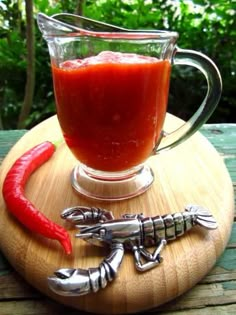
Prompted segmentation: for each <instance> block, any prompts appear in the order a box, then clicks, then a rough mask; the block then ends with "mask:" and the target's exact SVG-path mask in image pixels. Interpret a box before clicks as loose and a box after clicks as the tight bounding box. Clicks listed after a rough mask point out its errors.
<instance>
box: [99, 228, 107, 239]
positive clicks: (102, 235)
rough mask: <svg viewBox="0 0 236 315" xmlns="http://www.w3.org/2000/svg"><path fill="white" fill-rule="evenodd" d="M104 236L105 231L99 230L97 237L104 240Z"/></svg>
mask: <svg viewBox="0 0 236 315" xmlns="http://www.w3.org/2000/svg"><path fill="white" fill-rule="evenodd" d="M105 235H106V230H105V229H101V230H100V231H99V236H100V237H101V238H104V236H105Z"/></svg>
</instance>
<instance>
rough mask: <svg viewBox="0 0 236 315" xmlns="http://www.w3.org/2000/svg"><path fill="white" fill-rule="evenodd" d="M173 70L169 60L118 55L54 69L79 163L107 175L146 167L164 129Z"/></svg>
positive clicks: (62, 117) (63, 120) (61, 115)
mask: <svg viewBox="0 0 236 315" xmlns="http://www.w3.org/2000/svg"><path fill="white" fill-rule="evenodd" d="M170 69H171V66H170V63H169V61H167V60H162V61H160V60H158V59H156V58H153V57H144V56H139V55H135V54H122V53H113V52H103V53H100V54H99V55H98V56H95V57H88V58H86V59H83V60H70V61H66V62H64V63H62V64H60V67H56V66H55V65H52V72H53V81H54V91H55V97H56V104H57V114H58V119H59V121H60V125H61V128H62V131H63V134H64V137H65V140H66V142H67V145H68V146H69V148H70V149H71V151H72V152H73V154H74V155H75V156H76V158H77V159H78V160H79V161H80V162H82V163H84V164H85V165H87V166H89V167H91V168H93V169H96V170H102V171H122V170H127V169H129V168H131V167H133V166H136V165H138V164H140V163H142V162H144V161H145V160H146V159H147V158H148V157H149V156H150V154H151V152H152V150H153V148H154V146H155V143H156V142H157V140H158V138H159V136H160V132H161V129H162V126H163V122H164V118H165V113H166V106H167V99H168V89H169V78H170Z"/></svg>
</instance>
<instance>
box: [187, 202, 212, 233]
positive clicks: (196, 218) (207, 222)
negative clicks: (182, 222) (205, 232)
mask: <svg viewBox="0 0 236 315" xmlns="http://www.w3.org/2000/svg"><path fill="white" fill-rule="evenodd" d="M185 211H188V212H189V213H190V214H192V215H193V222H194V223H195V224H198V225H201V226H202V227H205V228H206V229H210V230H214V229H217V227H218V224H217V222H216V220H215V218H214V217H213V215H212V214H211V213H210V211H209V210H207V209H204V208H202V207H201V206H198V205H190V206H187V207H186V208H185Z"/></svg>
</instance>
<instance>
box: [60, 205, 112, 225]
mask: <svg viewBox="0 0 236 315" xmlns="http://www.w3.org/2000/svg"><path fill="white" fill-rule="evenodd" d="M61 218H62V219H65V220H66V221H68V222H71V223H73V224H78V223H80V224H84V223H87V222H91V223H94V222H95V223H96V222H104V221H109V220H113V219H114V217H113V214H112V212H111V211H108V210H105V209H100V208H96V207H92V208H90V207H84V206H75V207H71V208H67V209H65V210H64V211H63V212H62V213H61Z"/></svg>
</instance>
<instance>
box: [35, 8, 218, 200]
mask: <svg viewBox="0 0 236 315" xmlns="http://www.w3.org/2000/svg"><path fill="white" fill-rule="evenodd" d="M38 26H39V28H40V30H41V32H42V34H43V37H44V39H45V40H46V41H47V44H48V48H49V54H50V58H51V69H52V76H53V84H54V94H55V100H56V108H57V116H58V120H59V123H60V126H61V130H62V133H63V136H64V139H65V142H66V144H67V146H68V147H69V149H70V150H71V152H72V153H73V154H74V156H75V157H76V158H77V160H78V165H77V166H76V167H75V168H74V169H73V171H72V176H71V182H72V186H73V187H74V188H75V189H76V190H77V191H78V192H80V193H81V194H83V195H85V196H88V197H91V198H95V199H103V200H121V199H127V198H131V197H134V196H137V195H139V194H141V193H143V192H144V191H146V190H147V189H148V188H149V187H150V186H151V184H152V183H153V180H154V174H153V171H152V169H151V168H150V167H149V166H148V165H147V163H145V162H146V161H147V159H148V158H149V157H150V156H152V155H154V154H157V153H159V152H161V151H164V150H167V149H171V148H173V147H175V146H176V145H178V144H180V143H181V142H183V141H185V140H186V139H187V138H189V137H190V136H191V135H192V134H194V133H195V132H196V131H197V130H198V129H199V128H200V127H201V126H202V124H203V123H205V122H206V120H207V119H208V118H209V117H210V115H211V114H212V112H213V111H214V109H215V107H216V106H217V103H218V102H219V99H220V96H221V90H222V84H221V77H220V73H219V71H218V69H217V67H216V66H215V64H214V63H213V62H212V61H211V60H210V59H209V58H208V57H206V56H205V55H203V54H201V53H199V52H196V51H193V50H185V49H180V48H178V47H177V46H176V41H177V38H178V33H176V32H172V31H160V30H150V31H146V30H145V31H141V30H128V29H123V28H119V27H116V26H113V25H109V24H105V23H101V22H98V21H94V20H91V19H88V18H85V17H81V16H77V15H73V14H57V15H54V16H52V17H48V16H46V15H45V14H42V13H39V14H38ZM177 64H178V65H188V66H193V67H195V68H197V69H199V70H200V71H201V72H202V73H203V74H204V76H205V77H206V80H207V86H208V89H207V93H206V96H205V99H204V100H203V102H202V104H201V105H200V107H199V108H198V110H197V111H196V112H195V113H194V114H193V116H192V117H191V118H190V120H189V121H188V122H186V123H184V124H183V126H181V127H180V128H178V129H177V130H175V131H174V132H171V133H169V134H168V133H166V132H165V131H164V130H163V125H164V121H165V117H166V112H167V102H168V93H169V82H170V74H171V67H172V65H177Z"/></svg>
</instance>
